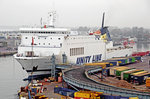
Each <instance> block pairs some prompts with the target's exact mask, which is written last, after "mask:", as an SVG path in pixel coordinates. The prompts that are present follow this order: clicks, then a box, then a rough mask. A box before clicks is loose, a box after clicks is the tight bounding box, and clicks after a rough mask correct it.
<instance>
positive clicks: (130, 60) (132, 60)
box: [128, 57, 136, 63]
mask: <svg viewBox="0 0 150 99" xmlns="http://www.w3.org/2000/svg"><path fill="white" fill-rule="evenodd" d="M128 58H129V63H134V62H136V61H135V57H128Z"/></svg>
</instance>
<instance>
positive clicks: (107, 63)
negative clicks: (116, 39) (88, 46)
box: [84, 62, 110, 67]
mask: <svg viewBox="0 0 150 99" xmlns="http://www.w3.org/2000/svg"><path fill="white" fill-rule="evenodd" d="M84 65H85V66H103V67H110V63H109V62H99V63H86V64H84Z"/></svg>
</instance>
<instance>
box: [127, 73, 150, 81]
mask: <svg viewBox="0 0 150 99" xmlns="http://www.w3.org/2000/svg"><path fill="white" fill-rule="evenodd" d="M143 73H148V71H140V72H136V73H132V74H131V76H130V82H132V83H134V76H136V75H139V74H143Z"/></svg>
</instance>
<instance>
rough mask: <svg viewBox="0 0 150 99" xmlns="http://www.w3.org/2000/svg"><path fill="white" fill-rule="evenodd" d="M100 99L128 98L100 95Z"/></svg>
mask: <svg viewBox="0 0 150 99" xmlns="http://www.w3.org/2000/svg"><path fill="white" fill-rule="evenodd" d="M100 97H101V99H129V97H123V96H112V95H101V96H100Z"/></svg>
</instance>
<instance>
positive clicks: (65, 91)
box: [54, 87, 76, 96]
mask: <svg viewBox="0 0 150 99" xmlns="http://www.w3.org/2000/svg"><path fill="white" fill-rule="evenodd" d="M74 92H76V91H75V90H71V89H68V88H62V87H55V88H54V93H58V94H60V95H63V96H72V94H74Z"/></svg>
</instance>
